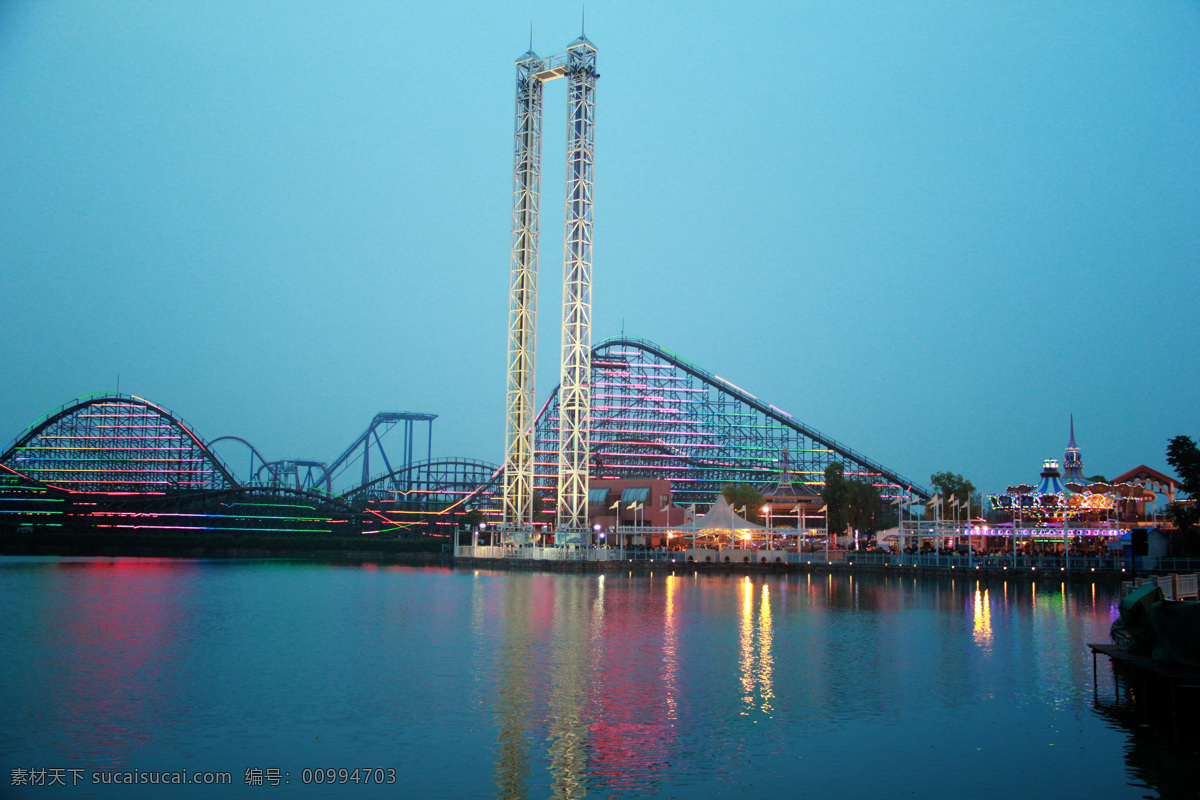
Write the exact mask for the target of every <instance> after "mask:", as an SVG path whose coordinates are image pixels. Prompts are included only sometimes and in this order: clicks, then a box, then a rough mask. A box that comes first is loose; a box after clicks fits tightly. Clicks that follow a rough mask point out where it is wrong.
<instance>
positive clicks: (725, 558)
mask: <svg viewBox="0 0 1200 800" xmlns="http://www.w3.org/2000/svg"><path fill="white" fill-rule="evenodd" d="M455 554H456V555H457V556H458V557H460V558H482V559H497V560H510V561H591V562H600V561H625V562H630V563H654V564H663V565H672V564H680V565H688V564H692V565H696V564H700V565H705V564H707V565H725V564H729V565H737V564H756V565H760V566H769V565H785V564H791V565H814V566H819V565H829V564H832V565H842V566H847V567H851V566H864V567H907V568H916V569H947V570H949V569H954V570H970V571H1007V570H1016V571H1025V572H1038V571H1042V572H1066V571H1071V572H1118V573H1120V572H1126V573H1128V572H1131V571H1132V569H1131V565H1130V564H1129V562H1128V561H1127V560H1126V559H1124V558H1101V557H1095V556H1071V557H1070V559H1064V558H1063V557H1062V556H1049V555H1042V556H1020V555H1018V556H1016V557H1014V556H1012V555H953V554H932V553H927V554H923V555H916V554H896V553H877V552H866V551H862V550H830V551H828V552H823V551H816V552H799V553H797V552H795V551H790V550H767V549H759V550H748V549H747V550H742V549H732V550H714V549H706V548H697V549H688V550H660V549H653V548H621V547H536V546H530V545H524V546H519V545H491V546H489V545H478V546H471V545H464V546H460V547H457V548H456V549H455ZM1169 560H1176V561H1181V560H1180V559H1159V560H1158V561H1159V562H1160V563H1158V564H1157V565H1155V567H1154V568H1155V569H1157V570H1159V571H1171V570H1169V569H1168V567H1167V565H1166V564H1164V563H1162V562H1166V561H1169ZM1143 569H1146V567H1144V566H1142V565H1141V564H1139V571H1142V570H1143ZM1192 569H1193V570H1195V567H1193V568H1192Z"/></svg>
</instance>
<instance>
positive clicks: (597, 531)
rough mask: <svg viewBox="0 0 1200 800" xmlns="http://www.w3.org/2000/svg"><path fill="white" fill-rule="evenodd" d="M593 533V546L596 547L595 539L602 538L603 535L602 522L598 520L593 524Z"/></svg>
mask: <svg viewBox="0 0 1200 800" xmlns="http://www.w3.org/2000/svg"><path fill="white" fill-rule="evenodd" d="M592 535H593V539H592V546H593V547H594V546H595V540H596V539H598V538H600V536H601V534H600V523H599V522H597V523H596V524H595V525H593V526H592Z"/></svg>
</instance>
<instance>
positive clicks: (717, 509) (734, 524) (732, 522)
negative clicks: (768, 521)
mask: <svg viewBox="0 0 1200 800" xmlns="http://www.w3.org/2000/svg"><path fill="white" fill-rule="evenodd" d="M673 530H677V531H686V532H693V531H694V532H696V533H729V532H731V531H765V530H766V528H764V527H763V526H762V525H756V524H754V523H753V522H750V521H749V520H747V519H743V518H742V517H739V516H738V515H737V514H736V513H734V510H733V508H731V507H730V505H729V503H728V501H726V500H725V495H723V494H718V495H717V502H716V503H715V504H714V505H713V507H712V508H711V509H709V511H708V513H707V514H705V515H704V516H702V517H700V518H698V519H695V520H692V521H691V522H688V523H686V524H685V525H682V526H680V527H678V528H674V529H673Z"/></svg>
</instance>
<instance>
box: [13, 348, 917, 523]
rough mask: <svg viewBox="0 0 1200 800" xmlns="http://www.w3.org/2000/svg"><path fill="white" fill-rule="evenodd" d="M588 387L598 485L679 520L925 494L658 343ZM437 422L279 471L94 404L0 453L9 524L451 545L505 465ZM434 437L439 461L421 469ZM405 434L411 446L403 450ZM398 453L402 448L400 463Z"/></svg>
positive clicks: (539, 445)
mask: <svg viewBox="0 0 1200 800" xmlns="http://www.w3.org/2000/svg"><path fill="white" fill-rule="evenodd" d="M591 380H592V389H593V397H594V402H593V406H592V412H591V413H592V416H591V424H590V428H591V445H590V451H591V454H592V459H591V467H590V469H589V473H590V475H589V477H590V479H591V480H592V481H596V482H598V483H599V485H603V484H604V483H605V482H609V481H624V482H626V484H627V483H628V482H630V481H634V482H636V481H645V482H647V484H648V485H649V481H650V480H654V481H665V482H667V483H668V484H669V486H670V501H669V502H670V504H671V505H672V506H673V507H676V508H682V507H687V506H691V505H695V506H696V508H697V510H698V511H703V510H704V509H706V508H707V507H708V506H710V505H711V504H712V503H713V502H714V500H715V497H716V495H717V493H718V492H720V490H721V487H723V486H724V485H726V484H729V483H749V484H751V485H754V486H758V487H760V488H763V489H766V488H767V487H770V486H775V485H778V484H779V483H780V481H781V479H782V480H784V481H790V482H792V483H794V484H795V485H797V486H798V487H803V488H802V491H808V492H812V493H813V494H819V493H820V490H821V488H822V487H823V481H824V470H825V467H826V466H828V465H829V464H831V463H833V462H839V463H841V464H843V465H844V468H845V474H846V475H847V476H848V477H857V478H860V479H864V480H868V481H870V482H871V483H874V484H875V485H876V486H877V487H878V488H879V489H880V493H881V494H882V495H883V496H884V497H890V496H893V495H895V494H898V493H900V492H905V493H908V494H910V495H914V496H917V497H928V496H929V492H928V491H927V490H926V489H924V488H923V487H920V486H916V485H914V484H913V483H912V482H911V481H909V480H908V479H906V478H904V477H902V476H900V475H898V474H896V473H895V472H893V471H891V470H889V469H887V468H885V467H883V466H882V465H880V464H877V463H875V462H874V461H872V460H870V459H868V458H867V457H865V456H863V455H862V454H861V453H858V452H856V451H854V450H852V449H850V448H849V447H847V446H845V445H843V444H841V443H839V442H837V441H835V440H833V439H832V438H830V437H827V436H825V435H823V434H821V433H819V432H817V431H816V430H814V429H812V428H810V427H808V426H806V425H804V424H803V423H801V422H800V421H798V420H796V419H795V418H793V417H792V416H791V415H790V414H788V413H787V412H785V411H783V410H782V409H780V408H778V407H776V406H774V405H771V404H769V403H766V402H764V401H762V400H760V399H759V398H758V397H756V396H754V395H752V394H750V393H749V392H747V391H745V390H744V389H741V388H740V387H738V386H736V385H734V384H733V383H731V382H729V381H727V380H725V379H724V378H722V377H720V376H717V375H714V374H712V373H709V372H707V371H706V370H704V369H702V368H700V367H698V366H696V365H695V364H693V363H692V362H690V361H687V360H685V359H683V358H681V357H679V356H677V355H675V354H674V353H671V352H669V351H668V350H666V349H664V348H662V347H660V346H658V345H656V344H654V343H652V342H648V341H645V340H642V339H633V338H626V337H619V338H614V339H609V340H606V341H604V342H602V343H600V344H599V345H597V346H595V347H593V348H592V359H591ZM558 394H559V392H558V389H557V388H556V389H555V390H554V391H552V392H551V394H550V396H549V398H548V399H547V400H546V402H545V403H544V405H543V406H542V408H541V411H540V412H539V414H538V415H537V418H536V421H535V423H534V426H535V441H536V449H535V466H536V469H535V486H536V492H537V496H538V498H539V499H540V502H539V505H540V506H541V512H542V513H541V515H540V519H541V522H542V524H544V525H545V526H547V527H549V526H550V525H551V524H552V523H551V522H550V521H551V520H552V519H553V512H554V510H555V498H556V496H557V451H556V447H557V442H558V414H559V409H558ZM434 419H435V415H433V414H424V413H415V412H383V413H380V414H378V415H376V416H375V417H374V418H373V419H372V420H371V423H370V425H368V427H367V429H366V430H365V431H364V432H363V433H362V434H361V435H360V436H359V437H358V438H357V439H356V440H355V441H354V442H353V443H352V444H351V445H350V446H349V447H348V448H347V449H346V451H345V452H343V453H342V454H341V455H340V456H339V457H338V458H336V459H334V460H333V461H331V462H321V461H302V460H296V461H267V460H266V459H264V458H263V457H262V456H261V454H260V453H259V452H258V450H257V449H255V448H254V446H253V445H251V444H250V443H248V442H246V441H245V440H243V439H240V438H237V437H229V436H223V437H219V438H218V439H214V440H212V441H211V442H206V441H205V440H203V439H202V438H200V436H199V435H197V434H196V433H195V432H194V431H193V429H192V428H191V427H190V426H189V425H188V424H187V423H185V422H184V421H183V420H182V419H180V418H179V417H178V416H177V415H175V414H173V413H172V412H171V411H168V410H167V409H165V408H163V407H162V406H159V405H156V404H154V403H152V402H150V401H149V400H145V399H143V398H140V397H135V396H132V395H122V394H101V395H92V396H89V397H84V398H80V399H78V400H75V401H72V402H70V403H67V404H65V405H63V406H62V407H60V408H58V409H56V410H54V411H52V412H50V413H49V414H47V415H46V416H45V417H43V418H42V419H41V420H38V421H37V422H36V423H34V424H33V425H31V426H30V427H29V428H28V429H26V430H25V431H24V432H23V433H21V434H20V435H19V436H18V437H17V438H16V439H14V440H13V441H12V443H11V444H9V445H8V446H7V447H5V448H4V450H3V452H2V453H0V525H3V528H4V529H5V530H15V531H86V532H106V531H108V532H145V533H163V534H191V533H195V534H213V533H221V534H229V535H232V536H234V537H243V536H265V535H269V536H312V537H329V536H335V537H337V536H380V537H387V538H396V537H438V538H443V540H445V538H444V537H449V536H450V535H451V534H452V533H453V532H454V531H455V530H459V529H462V528H463V527H464V526H466V525H468V524H470V525H471V526H472V527H473V528H474V527H475V525H476V523H478V522H479V521H480V520H484V521H486V522H487V523H489V524H498V523H499V522H500V521H501V519H502V510H501V494H502V491H503V487H502V474H501V473H502V469H501V467H500V466H499V465H497V464H492V463H489V462H486V461H480V460H475V459H469V458H439V459H434V458H433V457H432V430H433V420H434ZM422 426H424V427H425V430H426V433H425V437H424V438H425V442H424V444H425V445H426V447H425V448H424V449H425V450H426V458H424V459H422V460H416V459H415V458H414V449H415V445H416V444H417V443H418V442H419V439H420V433H421V428H422ZM393 429H402V430H403V436H402V437H396V436H392V437H391V438H390V439H389V438H388V437H387V434H388V432H389V431H391V430H393ZM398 438H401V439H402V440H401V441H400V442H399V444H400V447H399V452H398V453H397V452H396V446H395V445H396V443H397V442H396V440H397V439H398ZM385 442H390V443H392V448H393V449H392V451H391V452H389V450H388V449H386V448H385ZM217 445H220V447H219V449H220V451H221V453H223V454H225V455H226V456H227V457H228V460H226V459H223V458H222V457H221V456H219V455H218V453H217V452H216V450H217V449H218V448H217V447H216V446H217ZM235 457H236V458H237V459H239V463H241V461H240V459H242V458H246V459H248V468H247V469H246V472H245V473H244V474H243V475H242V477H239V476H238V474H237V473H235V471H234V470H233V469H231V467H230V466H229V464H230V463H232V460H233V459H234V458H235ZM655 485H656V486H661V485H663V484H661V483H656V484H655ZM602 510H603V509H601V508H600V507H599V506H598V507H597V508H595V509H592V511H593V512H594V513H599V512H600V511H602ZM654 510H655V511H658V510H659V509H654ZM642 521H643V524H645V523H646V522H647V521H648V518H647V517H646V516H643V520H642Z"/></svg>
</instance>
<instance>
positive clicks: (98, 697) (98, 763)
mask: <svg viewBox="0 0 1200 800" xmlns="http://www.w3.org/2000/svg"><path fill="white" fill-rule="evenodd" d="M1114 604H1115V595H1114V594H1113V592H1112V590H1110V589H1108V588H1105V587H1093V586H1091V585H1086V586H1084V585H1077V586H1072V585H1065V586H1064V585H1062V584H1059V583H1040V584H1037V585H1036V586H1035V585H1031V584H1028V583H1003V582H992V583H982V582H976V581H950V580H936V579H912V578H899V577H890V576H888V577H884V576H870V575H864V576H858V577H853V578H852V577H849V576H845V577H842V576H839V577H830V576H824V575H812V576H807V575H799V576H797V575H789V576H775V575H770V576H751V577H745V576H706V575H695V574H693V573H692V572H685V571H680V572H678V573H676V574H674V575H671V574H670V573H668V572H666V571H663V572H656V573H655V574H653V575H644V574H634V575H629V574H626V573H619V574H609V575H605V576H603V577H602V576H599V575H561V574H536V573H524V572H511V573H509V572H477V571H471V570H451V569H433V568H425V569H422V568H406V567H395V566H378V567H376V566H370V565H368V566H335V565H327V564H318V563H310V562H288V561H189V560H173V559H136V558H127V559H54V558H46V559H42V558H3V559H0V612H2V613H0V653H2V654H3V658H0V761H2V764H0V766H3V769H4V774H3V776H0V777H2V781H0V797H10V796H11V797H43V796H51V795H54V796H64V797H65V796H70V797H89V796H99V797H122V798H124V797H133V798H137V797H151V798H165V797H172V798H173V797H182V798H202V797H203V798H207V797H220V798H231V797H260V798H261V797H271V796H276V797H282V796H297V795H299V796H311V797H333V796H343V795H351V794H353V795H354V796H366V797H385V796H386V797H420V798H438V797H444V798H469V797H481V798H486V797H495V798H526V797H529V798H545V797H572V798H573V797H584V796H599V797H645V796H650V797H680V798H690V797H700V796H719V797H731V796H732V797H738V796H745V795H748V794H750V793H753V794H755V795H758V794H760V793H770V796H773V797H794V796H800V795H806V796H809V795H811V796H825V795H832V796H838V797H846V798H853V797H872V798H892V797H909V796H911V797H928V796H933V797H941V796H946V797H950V796H958V797H968V798H1004V799H1005V800H1012V798H1019V797H1031V796H1034V795H1036V794H1044V793H1047V792H1052V793H1053V796H1054V797H1056V798H1066V797H1079V798H1089V799H1094V798H1140V797H1147V796H1149V797H1158V796H1166V797H1177V796H1192V795H1193V794H1194V793H1195V791H1196V788H1195V787H1197V786H1200V768H1198V767H1197V766H1196V764H1197V763H1198V762H1197V760H1196V755H1197V754H1196V752H1195V750H1194V748H1193V749H1189V748H1188V746H1186V745H1179V744H1178V743H1175V742H1173V741H1172V738H1171V737H1170V736H1166V735H1164V734H1163V733H1162V732H1161V731H1160V730H1159V729H1157V728H1153V727H1149V726H1145V725H1142V724H1141V723H1139V722H1138V720H1137V719H1136V718H1131V716H1130V715H1129V714H1128V713H1127V712H1125V711H1122V710H1120V709H1116V710H1113V709H1109V708H1105V707H1104V705H1105V704H1104V702H1103V701H1104V700H1105V699H1106V698H1107V700H1108V701H1109V702H1108V705H1112V699H1113V697H1114V686H1113V679H1112V674H1111V671H1110V670H1109V669H1108V666H1107V664H1106V663H1103V662H1102V663H1101V669H1100V686H1099V694H1100V698H1101V701H1102V702H1101V704H1100V707H1097V704H1096V703H1095V702H1094V698H1093V682H1092V659H1091V655H1090V653H1089V652H1088V650H1087V648H1086V647H1085V646H1084V643H1085V642H1089V641H1106V640H1107V634H1108V628H1109V624H1110V623H1111V621H1112V619H1113V617H1114V615H1115V613H1116V612H1115V605H1114ZM29 769H33V770H37V769H46V770H62V771H63V772H62V773H60V774H61V775H62V776H63V777H64V778H65V783H66V784H67V786H65V787H64V786H54V787H48V786H40V787H37V786H33V787H31V786H13V785H12V780H13V774H14V773H13V770H29ZM339 769H345V770H346V771H347V772H346V774H345V779H346V781H347V783H345V784H344V785H340V786H339V785H336V784H338V782H339V781H340V780H341V779H342V776H341V775H339V774H338V773H337V772H334V773H324V772H322V773H320V775H318V774H317V773H316V772H313V771H314V770H339ZM355 769H358V770H360V772H359V773H358V776H357V777H358V779H359V782H358V783H357V784H354V783H352V782H350V781H352V779H353V777H354V772H353V771H354V770H355ZM70 770H80V771H81V772H75V773H72V772H70ZM134 770H136V771H146V772H150V771H155V772H158V771H169V772H177V771H181V770H187V771H188V774H189V775H192V774H194V773H197V772H208V771H211V772H228V773H230V775H231V780H232V783H231V785H227V786H200V785H190V786H183V787H175V788H172V787H163V786H158V785H133V786H112V785H104V784H95V783H93V780H97V779H102V778H100V776H99V775H98V773H104V772H107V771H117V772H118V773H122V772H125V771H134ZM248 770H262V771H263V774H264V775H266V776H268V777H267V779H266V781H265V782H264V785H262V786H258V785H247V783H246V779H247V776H248ZM269 770H278V775H279V781H280V786H278V787H275V786H272V785H271V781H270V776H272V775H273V773H271V772H268V771H269ZM364 770H365V771H366V772H364ZM388 770H393V771H394V772H392V773H389V772H388ZM51 774H53V773H51ZM364 776H366V777H365V780H370V781H373V780H375V779H380V778H382V779H383V780H384V781H385V783H384V784H382V785H377V784H375V783H373V782H372V783H365V782H364ZM249 777H250V779H251V780H256V779H257V775H256V773H254V772H250V773H249ZM318 777H320V778H322V779H324V780H325V781H326V782H325V783H323V784H317V783H316V782H315V781H316V780H317V778H318ZM330 778H332V780H333V782H334V783H335V785H334V786H331V785H329V782H328V781H329V780H330ZM389 778H392V779H394V781H395V782H394V783H386V781H387V780H388V779H389ZM73 779H74V780H75V781H77V785H74V786H71V785H70V784H71V783H72V782H73ZM147 779H148V778H147ZM306 780H307V781H308V782H307V783H306ZM285 784H286V785H285Z"/></svg>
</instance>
